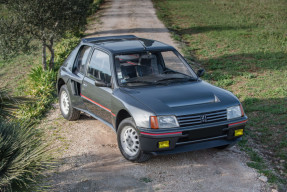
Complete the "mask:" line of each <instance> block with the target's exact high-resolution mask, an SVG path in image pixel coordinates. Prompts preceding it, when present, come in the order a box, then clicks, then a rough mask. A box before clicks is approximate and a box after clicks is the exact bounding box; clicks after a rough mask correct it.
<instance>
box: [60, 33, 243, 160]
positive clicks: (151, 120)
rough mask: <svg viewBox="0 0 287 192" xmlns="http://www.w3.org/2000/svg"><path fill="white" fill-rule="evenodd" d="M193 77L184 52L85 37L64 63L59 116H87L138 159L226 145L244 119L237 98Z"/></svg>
mask: <svg viewBox="0 0 287 192" xmlns="http://www.w3.org/2000/svg"><path fill="white" fill-rule="evenodd" d="M203 74H204V70H203V69H201V70H198V71H197V72H194V70H193V69H192V67H191V66H190V65H189V64H188V63H187V62H186V60H185V59H184V58H183V56H181V54H180V53H179V52H178V51H177V50H176V49H175V48H173V47H171V46H169V45H167V44H164V43H161V42H159V41H154V40H149V39H143V38H138V37H136V36H132V35H127V36H110V37H98V38H86V39H82V41H81V42H80V43H79V45H78V46H77V47H76V48H75V49H74V50H73V51H72V53H71V54H70V56H69V57H68V58H67V59H66V61H65V62H64V63H63V65H62V66H61V68H60V70H59V73H58V79H57V90H58V93H59V102H60V109H61V113H62V115H63V116H64V118H66V119H67V120H70V121H72V120H77V119H78V118H79V117H80V113H81V112H84V113H87V114H89V115H90V116H92V117H94V118H96V119H98V120H100V121H102V122H103V123H105V124H106V125H108V126H109V127H111V128H112V129H113V130H114V131H115V132H116V133H117V140H118V146H119V149H120V151H121V153H122V155H123V156H124V157H125V158H126V159H128V160H130V161H134V162H143V161H146V160H148V159H149V158H150V157H151V156H152V155H160V154H170V153H179V152H186V151H193V150H199V149H206V148H213V147H217V148H226V147H229V146H232V145H234V144H235V143H236V142H237V141H239V140H240V139H241V136H242V135H243V130H244V127H245V124H246V122H247V116H246V115H245V114H244V111H243V108H242V105H241V104H240V102H239V100H238V99H237V98H236V97H235V96H234V95H233V94H232V93H230V92H229V91H226V90H224V89H221V88H219V87H216V86H213V85H211V84H209V83H207V82H205V81H203V80H201V79H200V77H201V76H202V75H203Z"/></svg>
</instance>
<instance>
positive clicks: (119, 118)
mask: <svg viewBox="0 0 287 192" xmlns="http://www.w3.org/2000/svg"><path fill="white" fill-rule="evenodd" d="M128 117H132V116H131V114H130V113H129V112H128V111H127V110H126V109H121V110H120V111H119V112H118V114H117V118H116V127H115V128H116V131H117V130H118V127H119V125H120V123H121V122H122V121H123V120H124V119H126V118H128Z"/></svg>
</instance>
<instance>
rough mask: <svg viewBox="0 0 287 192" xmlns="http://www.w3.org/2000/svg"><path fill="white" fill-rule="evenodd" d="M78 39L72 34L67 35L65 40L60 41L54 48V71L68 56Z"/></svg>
mask: <svg viewBox="0 0 287 192" xmlns="http://www.w3.org/2000/svg"><path fill="white" fill-rule="evenodd" d="M79 41H80V40H79V37H77V36H74V35H72V34H67V35H66V37H65V38H63V39H61V41H60V42H59V43H57V45H56V46H55V53H56V55H55V70H58V68H59V67H60V66H61V65H62V64H63V62H64V61H65V59H66V58H67V57H68V56H69V54H70V53H71V51H72V50H73V49H74V48H75V47H76V46H77V45H78V44H79Z"/></svg>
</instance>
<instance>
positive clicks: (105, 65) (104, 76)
mask: <svg viewBox="0 0 287 192" xmlns="http://www.w3.org/2000/svg"><path fill="white" fill-rule="evenodd" d="M110 66H111V65H110V58H109V55H108V54H106V53H104V52H102V51H99V50H95V51H94V52H93V55H92V57H91V60H90V63H89V66H88V76H89V77H90V78H92V79H96V80H102V81H104V82H105V83H110V82H111V67H110Z"/></svg>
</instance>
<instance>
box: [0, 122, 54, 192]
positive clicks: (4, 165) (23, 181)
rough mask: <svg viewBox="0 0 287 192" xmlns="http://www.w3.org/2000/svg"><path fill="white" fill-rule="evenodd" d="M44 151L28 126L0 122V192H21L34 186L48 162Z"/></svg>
mask: <svg viewBox="0 0 287 192" xmlns="http://www.w3.org/2000/svg"><path fill="white" fill-rule="evenodd" d="M46 148H47V147H46V145H43V144H42V140H41V133H40V132H39V131H38V130H37V129H35V128H33V127H32V126H31V125H29V124H27V123H23V122H20V123H15V122H14V123H13V122H5V121H4V120H3V119H2V120H0V191H12V190H13V191H17V189H21V191H23V190H22V189H28V188H29V187H28V186H29V184H31V183H36V181H37V180H38V178H39V175H42V172H43V170H44V169H46V168H47V165H48V161H49V159H50V158H49V157H48V154H47V153H46V152H47V149H46ZM30 186H31V185H30Z"/></svg>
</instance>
